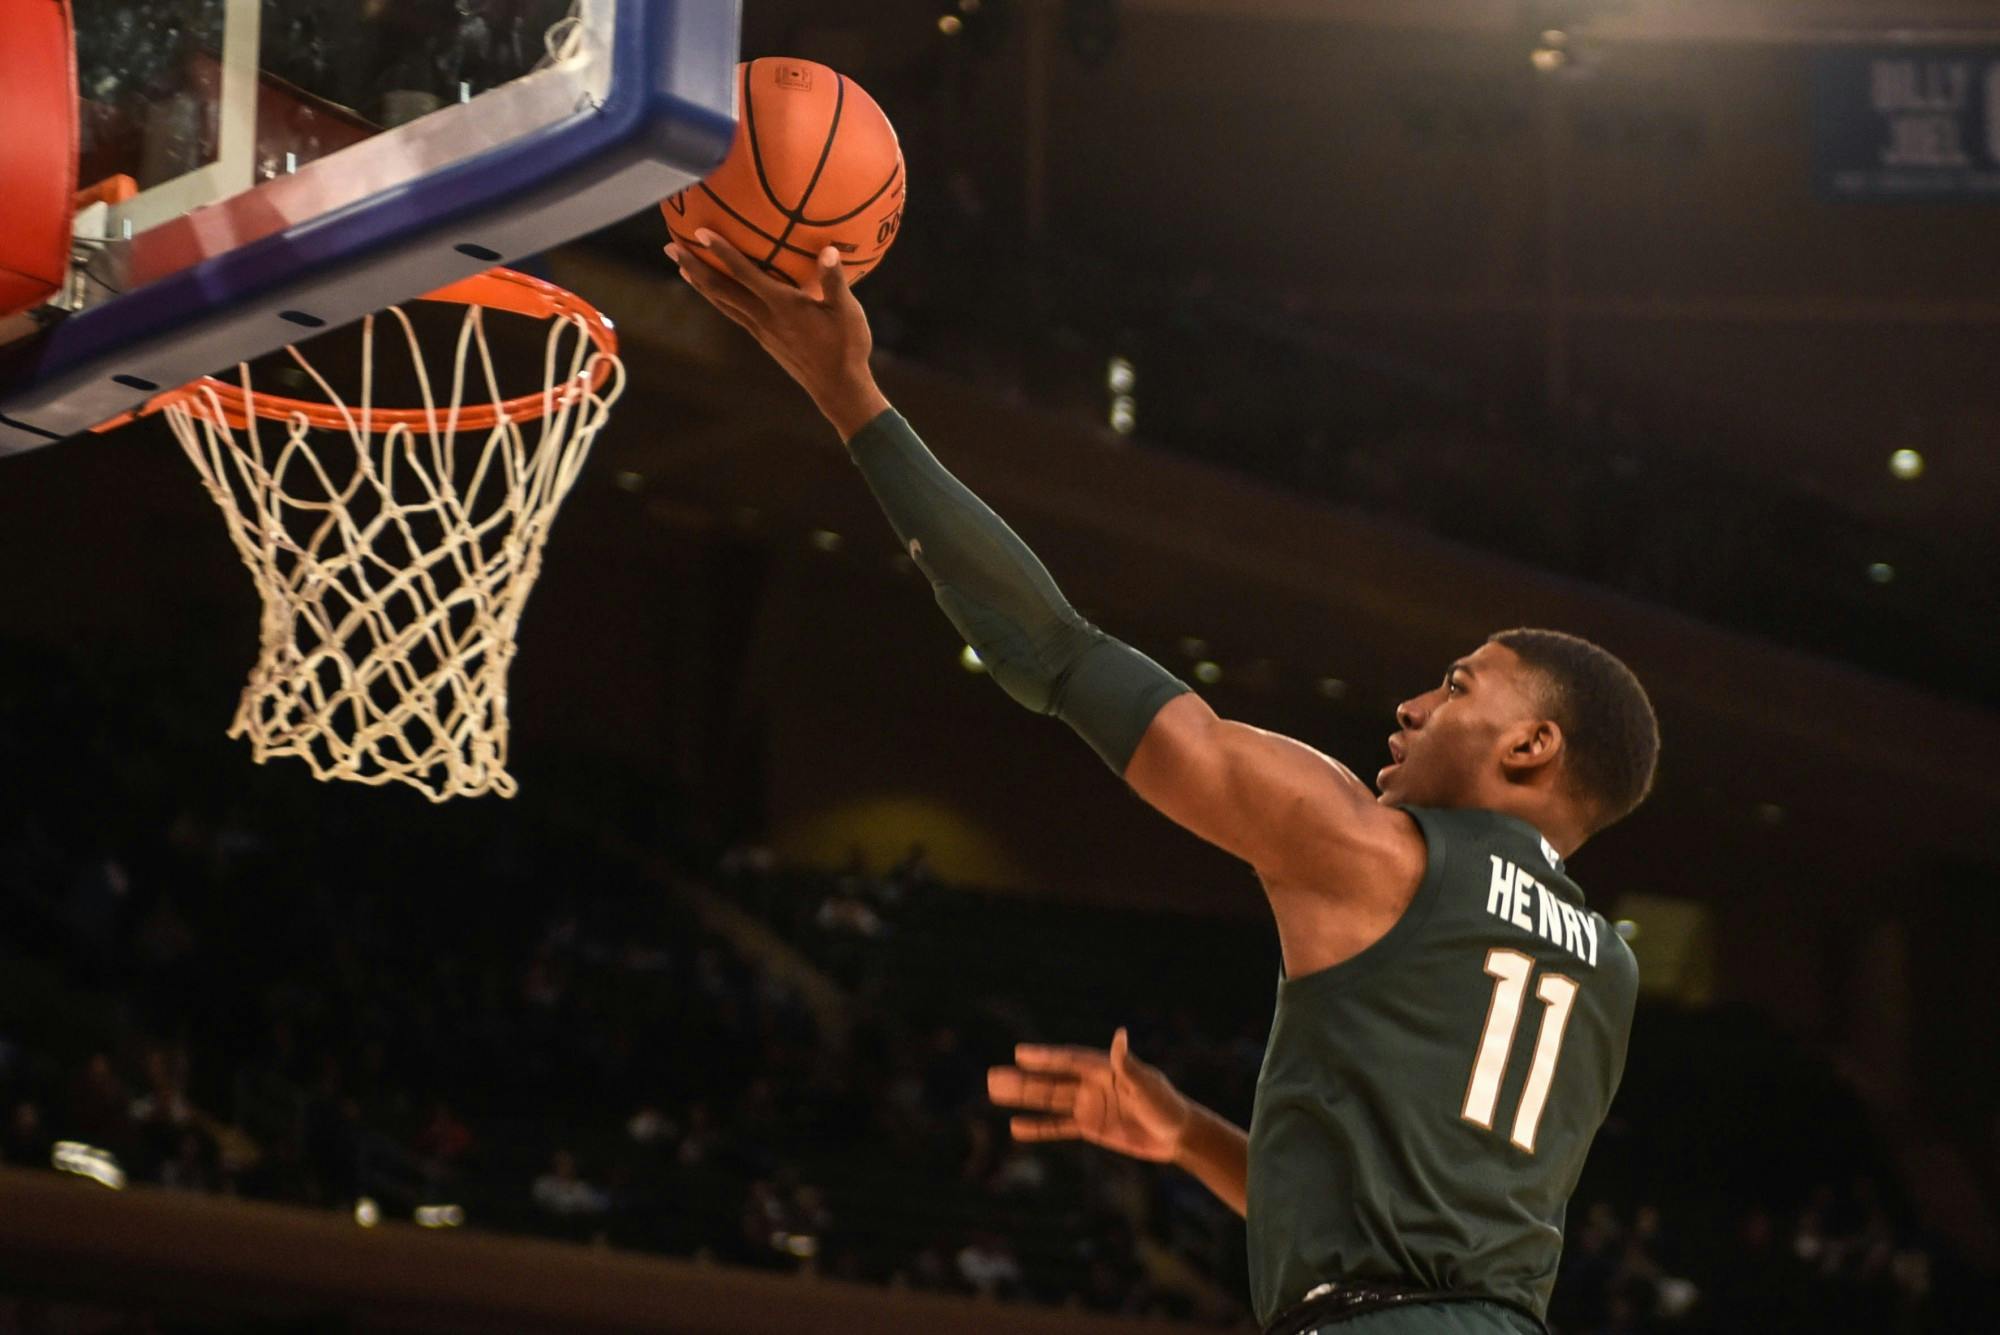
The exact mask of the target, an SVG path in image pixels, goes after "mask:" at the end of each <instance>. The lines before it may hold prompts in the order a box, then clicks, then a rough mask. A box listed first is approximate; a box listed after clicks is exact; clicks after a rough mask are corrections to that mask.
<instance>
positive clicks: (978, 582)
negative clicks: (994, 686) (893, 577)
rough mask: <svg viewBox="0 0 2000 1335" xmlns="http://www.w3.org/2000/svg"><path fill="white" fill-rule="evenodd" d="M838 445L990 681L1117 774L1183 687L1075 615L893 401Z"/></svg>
mask: <svg viewBox="0 0 2000 1335" xmlns="http://www.w3.org/2000/svg"><path fill="white" fill-rule="evenodd" d="M847 449H848V452H849V453H850V454H851V455H852V456H853V457H854V462H855V464H856V466H857V467H859V468H860V470H861V476H862V477H863V478H865V479H867V482H868V487H869V489H870V490H871V491H873V492H874V493H875V499H876V500H877V501H878V502H880V503H881V506H882V510H883V513H885V514H886V515H888V517H889V524H890V526H891V527H892V528H894V529H895V530H896V536H897V537H898V538H901V539H902V541H903V549H904V550H905V551H907V552H908V553H909V554H910V559H911V560H913V561H915V562H916V563H917V568H918V569H919V570H922V571H923V572H924V575H925V576H926V577H927V578H928V579H929V580H930V582H931V590H932V592H933V593H934V594H935V595H936V597H937V603H938V606H939V607H941V608H943V609H944V614H945V616H947V617H949V618H950V619H951V624H952V625H954V626H956V627H958V631H959V633H960V634H961V635H963V636H965V641H966V643H967V644H970V645H971V646H972V647H973V648H974V649H975V650H977V651H978V653H979V657H980V659H981V661H983V662H984V663H985V664H986V669H987V671H988V672H989V673H991V674H992V676H993V680H994V681H996V682H998V683H999V684H1000V688H1001V689H1002V690H1004V691H1006V692H1007V694H1008V695H1010V696H1012V697H1014V699H1015V701H1016V702H1018V703H1019V704H1021V705H1022V706H1024V707H1025V708H1028V709H1032V710H1034V711H1035V712H1036V713H1037V714H1053V715H1054V716H1055V717H1057V718H1059V719H1061V720H1062V721H1063V722H1065V723H1067V724H1069V726H1070V727H1072V728H1074V729H1075V730H1076V732H1077V734H1078V735H1079V736H1081V737H1082V738H1083V740H1084V741H1086V742H1088V743H1090V746H1091V749H1092V750H1094V751H1096V752H1097V754H1098V756H1099V757H1100V758H1102V759H1103V761H1104V763H1105V764H1107V765H1109V766H1110V767H1111V768H1112V770H1113V771H1114V772H1116V773H1117V774H1119V775H1120V776H1121V777H1122V776H1123V775H1124V773H1125V767H1126V766H1127V765H1128V764H1130V763H1131V760H1132V753H1133V752H1135V751H1137V750H1138V749H1139V740H1140V738H1142V737H1144V736H1145V735H1146V729H1147V728H1148V727H1150V726H1151V725H1152V722H1153V718H1154V716H1155V715H1157V714H1158V713H1159V712H1160V710H1161V709H1162V708H1163V707H1165V705H1166V704H1167V702H1168V701H1170V700H1172V699H1174V698H1175V697H1177V696H1180V695H1183V694H1185V693H1186V692H1187V690H1188V687H1187V686H1186V684H1185V683H1183V682H1181V681H1180V680H1178V679H1177V678H1176V677H1174V675H1173V674H1172V673H1170V672H1168V671H1167V670H1166V669H1165V668H1162V667H1161V666H1160V665H1159V664H1158V663H1155V662H1154V661H1153V660H1152V659H1150V658H1148V657H1146V656H1145V655H1144V654H1142V653H1140V652H1139V651H1138V650H1136V649H1134V648H1132V647H1131V646H1130V645H1127V644H1123V643H1121V642H1120V641H1118V640H1115V639H1113V638H1111V637H1110V636H1109V635H1106V634H1105V633H1104V632H1103V631H1101V630H1099V629H1098V628H1097V627H1095V626H1093V625H1091V624H1090V623H1089V622H1088V621H1085V620H1084V619H1083V618H1082V617H1080V616H1078V615H1077V613H1076V609H1075V608H1073V607H1071V606H1070V605H1069V601H1068V600H1067V599H1066V598H1064V597H1063V595H1062V590H1061V589H1058V588H1057V587H1056V583H1055V581H1054V580H1053V579H1051V578H1049V572H1048V571H1047V570H1046V569H1045V568H1044V567H1043V566H1042V563H1041V562H1040V561H1038V560H1036V559H1035V554H1034V553H1033V552H1031V551H1029V550H1028V547H1027V544H1026V543H1024V542H1022V541H1021V540H1020V538H1018V537H1016V536H1015V534H1014V531H1013V530H1012V529H1010V528H1008V527H1007V525H1006V523H1005V522H1003V521H1002V520H1001V518H1000V516H998V515H996V514H994V513H993V511H991V510H990V509H988V508H987V507H986V505H985V503H984V502H982V501H981V500H980V499H979V498H978V497H977V496H974V495H973V494H972V493H971V492H970V491H968V490H966V488H965V486H964V484H962V483H961V482H959V480H958V479H957V478H955V477H953V476H952V475H951V474H950V473H948V472H946V471H945V468H944V465H942V464H940V463H939V462H938V461H937V459H936V457H935V456H933V455H932V454H931V452H930V451H929V450H928V449H926V448H925V447H924V442H923V441H922V440H921V439H919V438H918V436H917V433H916V432H914V431H912V430H911V429H910V424H909V423H908V422H906V421H904V420H903V417H902V414H900V413H898V412H896V411H894V410H893V409H892V410H890V411H888V412H885V413H883V414H882V415H881V416H880V417H877V418H876V419H875V420H874V421H872V422H870V423H869V424H868V425H867V426H865V427H863V428H861V430H860V431H858V432H856V433H855V435H854V439H852V440H850V441H849V442H848V443H847Z"/></svg>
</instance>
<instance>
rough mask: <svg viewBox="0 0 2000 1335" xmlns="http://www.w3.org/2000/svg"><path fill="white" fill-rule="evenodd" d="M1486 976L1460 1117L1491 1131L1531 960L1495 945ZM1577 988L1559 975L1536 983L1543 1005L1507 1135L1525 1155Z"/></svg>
mask: <svg viewBox="0 0 2000 1335" xmlns="http://www.w3.org/2000/svg"><path fill="white" fill-rule="evenodd" d="M1486 972H1487V974H1488V975H1489V976H1490V977H1491V978H1492V979H1493V1002H1492V1004H1491V1005H1490V1006H1488V1007H1487V1008H1486V1028H1485V1030H1484V1031H1483V1032H1482V1033H1481V1034H1480V1036H1479V1055H1478V1056H1477V1057H1475V1058H1474V1059H1473V1062H1472V1077H1471V1079H1469V1080H1467V1081H1466V1084H1465V1106H1464V1107H1463V1108H1462V1109H1460V1110H1459V1116H1460V1117H1463V1118H1464V1119H1465V1120H1466V1121H1468V1122H1471V1123H1472V1124H1473V1125H1474V1126H1478V1127H1484V1128H1485V1129H1486V1130H1488V1131H1491V1130H1492V1129H1493V1112H1494V1105H1495V1104H1497V1103H1499V1102H1500V1080H1501V1077H1502V1076H1504V1075H1506V1073H1507V1055H1508V1054H1509V1053H1510V1052H1512V1051H1513V1049H1514V1031H1515V1030H1516V1029H1517V1028H1519V1027H1520V1024H1521V1003H1522V1002H1523V1001H1524V1000H1526V999H1527V995H1528V979H1529V978H1531V977H1532V976H1533V975H1534V972H1535V961H1534V960H1533V959H1531V958H1530V957H1529V956H1527V955H1523V954H1522V953H1521V952H1520V951H1518V950H1505V949H1502V948H1500V947H1497V946H1496V947H1495V948H1494V949H1492V950H1489V951H1487V952H1486ZM1576 987H1577V984H1576V979H1574V978H1569V977H1565V976H1564V975H1562V974H1559V973H1545V974H1543V975H1542V977H1541V981H1540V982H1538V983H1536V984H1535V996H1536V998H1537V999H1539V1000H1540V1001H1541V1003H1542V1029H1541V1033H1540V1034H1539V1035H1537V1036H1536V1038H1535V1055H1534V1058H1533V1060H1532V1061H1530V1063H1529V1065H1528V1083H1527V1084H1526V1085H1524V1086H1523V1087H1522V1089H1521V1106H1520V1107H1518V1108H1516V1109H1515V1110H1514V1129H1513V1132H1512V1133H1511V1134H1510V1135H1509V1136H1508V1139H1509V1140H1511V1141H1513V1142H1514V1144H1515V1145H1517V1146H1518V1147H1520V1148H1521V1149H1523V1150H1526V1151H1527V1152H1528V1153H1530V1154H1533V1153H1534V1152H1535V1128H1536V1127H1538V1126H1540V1125H1541V1123H1542V1110H1543V1109H1544V1108H1546V1107H1548V1103H1549V1086H1550V1085H1551V1084H1553V1083H1555V1078H1556V1064H1557V1063H1558V1062H1559V1061H1561V1060H1562V1045H1563V1032H1564V1031H1565V1030H1566V1029H1568V1028H1569V1012H1570V1006H1571V1004H1572V1003H1574V1002H1575V1001H1576Z"/></svg>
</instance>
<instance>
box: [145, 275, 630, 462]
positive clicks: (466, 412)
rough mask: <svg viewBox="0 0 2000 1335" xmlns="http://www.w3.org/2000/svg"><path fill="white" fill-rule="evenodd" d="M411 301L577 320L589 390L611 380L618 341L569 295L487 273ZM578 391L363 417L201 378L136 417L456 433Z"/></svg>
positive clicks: (541, 410) (562, 402) (564, 388)
mask: <svg viewBox="0 0 2000 1335" xmlns="http://www.w3.org/2000/svg"><path fill="white" fill-rule="evenodd" d="M417 300H418V301H440V302H447V303H450V304H454V305H459V306H483V307H485V308H486V309H488V310H496V311H508V312H511V313H512V314H515V315H525V316H529V317H530V318H534V319H541V320H553V319H564V320H575V321H577V322H579V323H580V324H582V326H583V328H584V332H585V333H587V334H588V335H589V336H590V341H591V342H592V343H594V344H596V345H597V350H598V351H599V352H600V353H602V354H603V356H601V357H598V358H596V359H595V360H596V365H595V366H594V367H593V368H592V369H591V372H590V384H589V390H590V391H592V392H594V391H596V390H598V389H600V388H602V387H603V385H604V382H605V381H606V380H608V379H609V378H610V376H611V359H612V358H613V357H615V356H616V355H617V353H618V335H617V334H616V333H615V332H614V331H613V330H612V328H611V321H610V320H609V319H608V318H607V317H606V316H605V315H604V313H603V312H602V311H600V310H598V309H597V307H595V306H593V305H591V304H590V303H589V302H587V301H585V300H584V299H583V298H582V297H579V296H577V295H576V293H574V292H571V291H570V290H569V289H567V288H562V287H557V286H556V285H555V284H554V283H547V282H543V281H542V280H541V279H539V278H533V277H530V276H529V275H527V274H524V273H517V272H515V271H514V270H512V269H488V270H487V271H486V272H485V273H480V274H474V275H473V276H472V277H470V278H461V279H459V280H458V281H457V282H456V283H451V284H448V285H446V286H444V287H441V288H439V289H437V290H436V291H435V292H426V293H424V295H422V296H421V297H418V298H417ZM580 392H583V391H580V390H579V389H578V388H577V387H576V386H575V385H574V384H569V383H564V384H559V385H553V386H550V387H549V388H548V389H545V390H538V391H536V392H535V393H533V394H523V395H521V396H520V397H519V398H514V399H506V400H504V401H501V402H498V403H481V404H474V405H472V406H471V407H460V408H458V409H457V410H455V411H454V410H453V409H451V408H370V409H369V410H368V412H367V413H366V414H365V415H364V414H363V413H361V412H360V411H359V410H357V409H353V408H346V409H343V408H338V407H335V406H334V405H333V404H331V403H322V402H318V401H316V400H313V399H288V398H284V397H282V396H280V395H276V394H260V393H251V392H246V391H245V390H244V389H243V387H242V386H241V385H232V384H230V383H229V382H228V381H226V380H219V379H217V378H216V377H214V376H203V377H201V379H199V380H191V381H189V382H188V383H187V384H185V385H182V386H181V387H180V388H179V389H176V390H169V391H168V392H167V393H165V394H162V395H160V396H159V397H158V398H156V399H154V400H153V401H152V402H150V403H148V404H147V405H146V406H145V407H144V408H142V409H140V410H139V413H138V416H141V417H149V416H151V415H152V414H154V413H156V412H159V411H160V410H161V409H163V408H171V407H173V406H174V405H175V404H183V405H185V406H186V407H187V409H188V411H189V412H192V413H194V414H195V415H196V416H197V417H205V416H207V415H208V413H209V408H210V405H211V404H219V405H220V406H221V410H222V418H223V420H224V421H225V422H227V423H228V424H229V425H230V426H232V427H235V428H237V429H239V430H240V429H242V428H244V427H247V426H248V425H249V424H250V418H251V417H252V416H253V415H254V416H257V417H261V418H264V419H265V420H267V421H276V422H289V421H291V420H292V419H293V418H295V417H302V418H304V419H305V420H306V421H307V422H310V423H311V424H312V425H314V426H316V427H324V428H326V429H328V430H331V431H345V430H348V429H349V428H350V427H351V425H352V424H354V423H356V422H363V423H364V425H365V426H366V428H367V430H368V431H369V432H370V433H371V434H379V433H381V432H383V431H390V430H393V429H395V428H396V427H399V426H405V427H411V428H428V427H429V426H430V425H431V423H432V422H434V421H435V420H437V419H438V418H440V417H442V418H444V419H445V420H446V421H447V422H449V423H450V424H451V426H452V428H453V429H454V430H455V429H458V428H461V427H462V428H465V429H466V430H470V431H480V430H485V429H487V428H490V427H492V426H494V425H496V424H498V423H499V422H500V421H501V420H503V419H504V420H506V421H509V422H529V421H533V420H534V419H535V418H538V417H543V416H546V415H547V414H549V413H551V412H554V411H555V410H556V408H557V407H558V406H566V405H567V404H569V403H570V402H571V401H572V400H573V399H574V398H575V397H576V395H577V394H579V393H580ZM211 395H212V396H213V398H211V397H210V396H211ZM121 420H122V419H121ZM106 425H107V426H109V425H116V423H107V424H106Z"/></svg>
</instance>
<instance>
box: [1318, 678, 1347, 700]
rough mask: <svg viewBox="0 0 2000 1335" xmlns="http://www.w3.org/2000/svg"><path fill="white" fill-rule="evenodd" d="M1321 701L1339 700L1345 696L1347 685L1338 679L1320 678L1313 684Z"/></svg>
mask: <svg viewBox="0 0 2000 1335" xmlns="http://www.w3.org/2000/svg"><path fill="white" fill-rule="evenodd" d="M1313 689H1315V690H1317V691H1318V692H1319V695H1320V699H1322V700H1341V699H1345V698H1346V696H1347V683H1346V682H1344V681H1342V680H1341V679H1340V678H1338V677H1321V678H1320V679H1319V680H1318V681H1317V682H1316V683H1314V686H1313Z"/></svg>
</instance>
